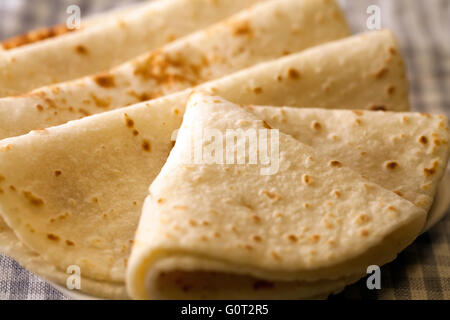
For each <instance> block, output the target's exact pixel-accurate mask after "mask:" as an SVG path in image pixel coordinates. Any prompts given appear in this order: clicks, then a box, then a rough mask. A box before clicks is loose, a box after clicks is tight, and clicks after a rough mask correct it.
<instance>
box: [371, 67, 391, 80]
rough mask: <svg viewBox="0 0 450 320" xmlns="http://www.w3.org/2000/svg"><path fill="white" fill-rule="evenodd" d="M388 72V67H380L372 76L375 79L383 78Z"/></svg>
mask: <svg viewBox="0 0 450 320" xmlns="http://www.w3.org/2000/svg"><path fill="white" fill-rule="evenodd" d="M388 72H389V69H388V68H381V69H380V70H378V71H376V72H375V73H374V74H373V76H374V77H375V78H376V79H380V78H383V77H384V76H385V75H387V74H388Z"/></svg>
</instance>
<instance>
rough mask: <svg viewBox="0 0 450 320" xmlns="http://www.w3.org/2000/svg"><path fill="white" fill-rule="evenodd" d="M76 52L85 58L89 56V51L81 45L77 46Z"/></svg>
mask: <svg viewBox="0 0 450 320" xmlns="http://www.w3.org/2000/svg"><path fill="white" fill-rule="evenodd" d="M75 52H76V53H78V54H80V55H84V56H86V55H88V54H89V50H88V49H87V48H86V47H85V46H83V45H81V44H79V45H77V46H75Z"/></svg>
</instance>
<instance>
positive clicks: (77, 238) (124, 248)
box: [0, 31, 408, 295]
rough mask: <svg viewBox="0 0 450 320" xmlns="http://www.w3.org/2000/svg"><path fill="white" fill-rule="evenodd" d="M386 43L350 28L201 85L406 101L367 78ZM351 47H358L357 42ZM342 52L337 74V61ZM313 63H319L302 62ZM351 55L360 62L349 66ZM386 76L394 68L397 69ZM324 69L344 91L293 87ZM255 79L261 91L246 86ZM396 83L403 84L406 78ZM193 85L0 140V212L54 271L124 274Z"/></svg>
mask: <svg viewBox="0 0 450 320" xmlns="http://www.w3.org/2000/svg"><path fill="white" fill-rule="evenodd" d="M383 43H384V44H385V45H387V46H388V47H389V46H390V45H391V44H392V45H393V44H394V41H393V38H392V35H391V34H390V33H389V32H387V31H383V32H377V33H371V34H369V35H364V36H362V37H361V36H357V37H353V38H349V39H346V40H342V41H339V42H337V43H335V44H328V45H323V46H322V47H320V48H318V49H312V50H310V51H308V52H305V53H303V54H299V55H295V56H292V57H286V58H283V59H281V60H279V61H275V62H271V63H267V64H262V65H259V66H257V67H255V68H252V69H249V70H247V71H244V72H239V73H238V74H235V75H231V76H229V77H226V78H223V79H220V80H217V81H213V82H212V83H208V84H206V85H204V86H203V88H205V89H209V90H213V91H215V92H223V93H225V94H226V96H227V97H228V98H231V99H232V100H234V101H236V102H241V101H242V103H255V104H256V103H261V101H265V103H266V104H274V105H277V104H278V105H280V106H282V105H286V104H293V105H296V103H295V102H296V100H297V101H298V105H299V106H300V107H302V106H303V107H305V106H310V105H315V106H319V107H323V108H326V107H329V108H331V107H334V106H348V107H360V106H370V105H371V104H372V103H373V102H374V100H373V99H374V97H376V99H382V100H383V102H385V105H386V106H387V107H390V106H391V105H392V106H401V107H399V108H401V109H404V108H406V106H407V105H408V102H407V100H404V101H402V100H401V99H400V98H399V97H397V96H385V97H384V98H383V93H384V92H385V86H383V85H377V82H376V81H378V79H369V80H364V79H365V75H366V74H370V73H371V71H372V70H373V68H374V67H373V65H372V63H373V62H375V63H378V62H379V60H377V59H379V58H381V59H382V61H384V59H383V55H382V53H383V52H388V51H387V50H385V49H386V48H385V47H383V46H381V44H383ZM358 46H359V47H361V51H358V50H355V48H356V47H358ZM348 48H352V50H347V49H348ZM338 50H342V52H341V54H340V55H337V54H336V51H338ZM346 53H348V54H349V56H346ZM316 55H318V57H319V58H320V59H316V58H314V57H315V56H316ZM361 55H363V57H364V58H365V59H363V58H362V57H361ZM341 59H342V60H343V61H345V64H344V65H343V68H342V70H344V72H343V73H344V74H339V73H335V70H334V68H335V65H336V63H337V62H338V61H340V60H341ZM321 61H322V63H320V62H321ZM325 61H327V63H325ZM316 62H317V63H318V64H317V65H318V66H321V69H320V72H315V71H313V70H310V69H308V66H310V65H314V64H316ZM354 64H358V65H360V67H359V68H358V69H353V68H347V66H353V65H354ZM291 69H292V70H293V69H295V70H302V71H303V72H302V78H301V79H290V80H288V79H286V80H284V81H282V82H279V81H278V77H277V76H278V75H286V74H287V73H289V71H288V70H291ZM356 70H359V72H357V71H356ZM346 72H349V75H345V73H346ZM389 75H390V76H394V77H396V76H395V73H394V72H390V73H389ZM328 78H332V79H333V80H334V89H333V90H339V89H340V88H342V87H343V86H347V85H348V84H349V81H351V83H352V84H353V85H351V88H352V89H351V91H348V90H347V91H345V90H344V91H341V92H342V93H341V94H331V93H332V92H330V95H323V94H322V92H323V91H322V87H320V86H312V87H311V91H309V92H308V94H305V92H304V91H303V90H296V88H297V89H302V88H305V87H306V85H307V84H311V85H313V84H315V83H317V82H319V81H321V80H325V81H326V80H327V79H328ZM387 79H390V78H387ZM252 84H257V85H261V86H262V87H264V89H265V90H262V91H261V92H259V91H258V92H255V91H254V90H247V89H246V88H248V86H249V85H250V86H251V85H252ZM399 85H401V86H403V87H406V86H407V84H406V83H403V81H399ZM271 88H273V89H271ZM367 88H371V90H367ZM192 91H193V90H192V89H189V90H186V91H183V92H180V93H175V94H172V95H168V96H166V97H163V98H159V99H155V100H152V101H150V102H146V103H141V104H138V105H135V106H130V107H128V108H123V109H118V110H115V111H110V112H105V113H102V114H98V115H94V116H91V117H87V118H84V119H81V120H77V121H72V122H69V123H67V124H65V125H61V126H57V127H52V128H48V129H44V130H38V131H33V132H31V133H30V134H27V135H24V136H20V137H15V138H9V139H4V140H2V141H1V142H0V175H2V179H0V180H1V181H0V188H1V191H2V192H0V209H1V210H0V214H1V215H2V217H3V218H4V219H5V221H6V222H7V224H8V226H10V227H12V229H13V230H14V232H15V233H16V235H17V236H18V238H19V239H20V240H21V241H23V242H24V243H25V245H26V246H27V247H28V248H30V249H31V250H32V251H34V252H36V253H38V254H39V255H41V256H42V258H43V259H45V260H46V261H48V262H49V263H50V264H52V265H55V266H56V267H57V268H58V269H60V270H64V271H65V270H66V268H67V266H68V265H73V264H76V265H79V266H80V267H81V270H82V275H83V276H84V277H86V278H87V279H92V280H96V281H105V282H107V283H111V282H112V283H123V281H124V272H125V267H126V264H127V258H128V256H129V253H130V248H131V245H132V240H133V238H134V232H135V230H136V227H137V223H138V220H139V216H140V210H141V208H142V203H143V200H144V199H145V196H146V195H147V189H148V186H149V185H150V183H151V182H152V180H153V179H154V178H155V177H156V175H157V174H158V173H159V171H160V169H161V168H162V166H163V164H164V162H165V160H166V158H167V156H168V154H169V152H170V150H171V148H172V142H171V138H172V137H173V134H174V131H175V130H176V129H178V128H179V126H180V124H181V121H182V116H183V112H184V108H185V105H186V102H187V100H188V97H189V95H190V94H191V92H192ZM367 91H370V96H368V94H367ZM276 92H278V94H276ZM286 93H289V94H286ZM264 97H265V99H264ZM378 101H379V100H378ZM397 102H398V103H397ZM104 295H108V291H107V290H105V292H104Z"/></svg>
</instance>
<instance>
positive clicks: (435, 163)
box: [423, 161, 439, 177]
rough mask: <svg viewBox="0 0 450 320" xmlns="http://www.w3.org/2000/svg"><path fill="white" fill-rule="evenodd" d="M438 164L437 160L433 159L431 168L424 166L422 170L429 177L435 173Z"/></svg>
mask: <svg viewBox="0 0 450 320" xmlns="http://www.w3.org/2000/svg"><path fill="white" fill-rule="evenodd" d="M438 166H439V163H438V162H437V161H435V162H434V163H433V166H432V167H431V168H424V169H423V172H424V174H425V176H427V177H429V176H432V175H434V174H435V173H436V170H437V168H438Z"/></svg>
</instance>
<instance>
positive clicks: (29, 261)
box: [0, 219, 128, 299]
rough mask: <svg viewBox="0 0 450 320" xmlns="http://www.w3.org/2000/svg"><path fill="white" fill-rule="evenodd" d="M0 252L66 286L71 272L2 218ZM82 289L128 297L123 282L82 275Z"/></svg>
mask: <svg viewBox="0 0 450 320" xmlns="http://www.w3.org/2000/svg"><path fill="white" fill-rule="evenodd" d="M0 253H2V254H5V255H7V256H10V257H11V258H13V259H14V260H16V261H17V262H18V263H19V264H20V265H21V266H23V267H24V268H26V269H27V270H28V271H30V272H33V273H36V274H38V275H40V276H43V277H45V279H47V280H50V281H52V282H54V283H59V284H61V285H63V286H65V284H66V281H67V279H68V278H69V276H70V273H67V272H64V271H62V270H60V269H58V268H57V267H56V266H55V265H53V264H51V263H48V262H47V261H45V260H44V259H43V258H42V256H40V255H38V254H37V253H35V252H33V251H31V250H30V249H28V248H27V247H26V246H25V245H24V244H22V243H21V242H20V241H19V240H18V239H17V237H16V235H15V234H14V232H13V231H12V230H11V229H10V228H9V227H8V226H7V225H6V223H5V222H4V221H3V220H2V219H0ZM81 275H82V274H81ZM81 290H82V291H84V292H89V293H90V294H91V295H92V296H93V297H98V298H102V297H104V298H110V299H128V294H127V292H126V290H125V286H124V284H123V283H110V282H105V281H96V280H92V279H88V278H86V277H82V280H81Z"/></svg>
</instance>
